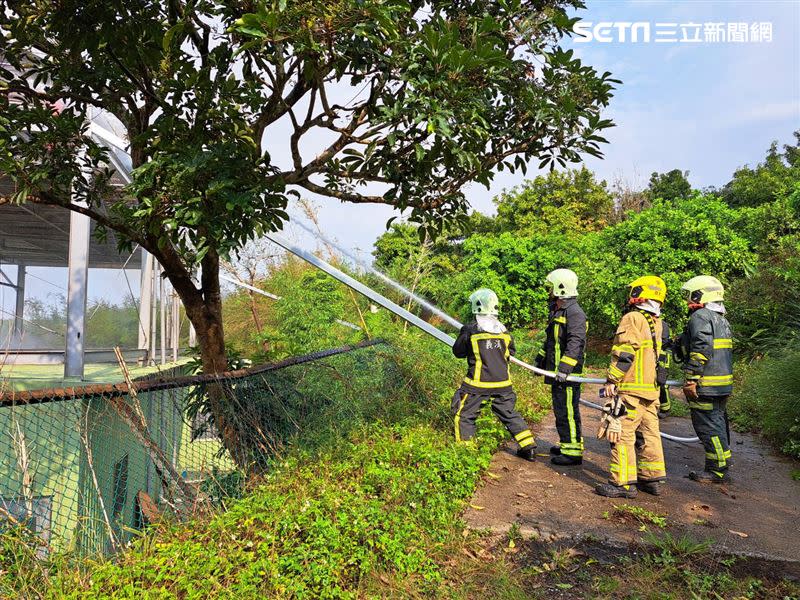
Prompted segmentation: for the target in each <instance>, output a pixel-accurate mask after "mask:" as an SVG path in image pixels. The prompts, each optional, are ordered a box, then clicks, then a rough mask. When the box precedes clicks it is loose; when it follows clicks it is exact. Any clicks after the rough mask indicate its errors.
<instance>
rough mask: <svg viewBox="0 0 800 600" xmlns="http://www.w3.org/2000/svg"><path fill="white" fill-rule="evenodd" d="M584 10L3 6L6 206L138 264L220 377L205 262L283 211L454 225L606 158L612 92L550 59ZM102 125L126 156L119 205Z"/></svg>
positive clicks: (361, 4)
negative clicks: (339, 208)
mask: <svg viewBox="0 0 800 600" xmlns="http://www.w3.org/2000/svg"><path fill="white" fill-rule="evenodd" d="M580 7H582V2H580V0H543V1H542V0H536V1H533V0H499V1H487V0H481V1H477V2H451V1H448V2H444V1H434V2H415V1H404V0H391V1H388V2H387V1H385V0H325V1H322V0H304V1H298V2H287V1H286V0H279V1H277V2H273V1H269V2H267V1H266V0H255V1H252V2H242V1H234V2H222V1H218V0H198V1H195V2H186V1H184V0H141V1H138V2H123V1H122V0H60V1H58V2H56V1H54V0H24V1H23V0H6V1H5V2H4V3H3V10H2V11H0V54H1V55H2V57H3V64H2V65H0V172H2V173H3V174H4V176H6V177H9V178H10V179H11V180H12V181H13V183H14V186H15V189H16V192H15V194H14V195H13V197H11V198H5V199H0V203H2V202H10V201H13V202H24V201H34V202H43V203H48V204H53V205H57V206H61V207H64V208H67V209H69V210H72V211H77V212H80V213H83V214H86V215H89V216H90V217H92V218H93V219H94V220H95V221H96V222H97V223H98V224H99V225H100V226H101V228H106V229H113V230H115V231H116V232H117V233H118V236H117V237H118V239H119V240H120V241H121V244H122V246H123V247H125V248H128V249H130V248H132V247H133V246H134V244H138V245H140V246H141V247H143V248H144V249H146V250H148V251H149V252H151V253H152V254H153V255H154V256H155V257H156V258H157V259H158V261H159V262H160V263H161V265H162V267H163V272H164V274H165V276H166V277H168V278H169V280H170V282H171V283H172V285H173V286H174V288H175V290H176V291H177V293H178V294H179V295H180V297H181V300H182V302H183V304H184V306H185V307H186V314H187V316H188V317H189V319H190V320H191V322H192V324H193V325H194V327H195V329H196V331H197V335H198V341H199V343H200V347H201V351H202V358H203V368H204V369H205V370H206V371H207V372H219V371H221V370H223V369H225V367H226V364H227V361H226V358H225V343H224V332H223V324H222V305H221V293H220V285H219V265H220V261H221V260H224V259H225V258H226V257H227V256H228V255H229V254H231V253H234V252H235V251H236V250H237V249H238V248H239V247H241V246H242V244H244V243H245V242H246V241H247V240H248V239H251V238H253V237H255V236H258V235H259V234H261V233H263V232H265V231H274V230H276V229H279V228H280V227H281V226H282V223H283V222H284V221H285V220H286V219H287V218H288V215H287V213H286V212H285V209H286V207H287V203H288V201H289V199H290V198H291V196H292V195H295V196H299V195H300V194H301V193H306V192H312V193H316V194H320V195H322V196H325V197H328V198H331V199H335V200H342V201H347V202H354V203H363V202H377V203H384V204H388V205H391V206H393V207H396V208H399V209H404V210H406V209H407V214H408V217H409V218H410V219H411V220H412V221H414V222H416V223H418V224H423V226H424V228H426V229H430V230H437V229H439V228H441V227H443V226H445V224H446V223H447V221H449V220H453V219H465V218H466V213H467V200H466V198H465V195H464V192H463V188H464V186H465V185H466V184H467V183H470V182H480V183H482V184H484V185H488V184H489V182H490V181H491V179H492V177H493V174H494V173H495V171H496V170H499V169H510V170H512V171H513V170H517V169H523V170H524V169H525V167H526V164H527V162H528V161H530V160H536V161H537V163H538V164H539V165H540V166H546V165H561V166H563V165H566V164H567V163H569V162H577V161H578V160H580V157H581V155H583V154H589V155H593V156H601V152H600V146H601V144H602V143H604V142H605V140H604V139H603V137H602V136H601V133H602V132H603V130H605V129H606V128H608V127H610V126H611V125H612V123H611V121H610V120H608V119H604V118H603V116H602V114H601V113H602V111H603V109H604V108H605V107H606V106H607V105H608V103H609V101H610V99H611V97H612V93H613V88H614V85H615V84H617V83H618V81H617V80H615V79H613V78H612V77H611V74H610V73H607V72H606V73H598V72H596V71H595V70H594V69H593V68H592V67H589V66H586V65H584V64H583V63H582V62H581V61H580V60H579V59H578V58H577V57H576V56H575V55H574V54H573V52H572V51H566V50H564V49H562V48H561V46H560V41H561V38H563V37H564V36H565V35H568V34H569V32H570V31H571V29H572V26H573V24H574V23H575V22H576V21H577V18H576V17H569V16H568V14H567V11H571V10H573V9H576V8H580ZM97 115H100V116H101V117H102V119H104V120H105V121H106V122H107V123H108V124H109V126H111V127H113V128H116V129H118V130H119V133H121V134H123V135H122V137H125V138H126V139H127V140H128V143H129V148H128V151H129V154H130V162H131V166H132V182H131V183H130V184H129V185H127V186H125V188H124V189H118V188H115V187H113V186H112V185H111V170H110V168H109V165H110V164H111V163H112V162H114V160H117V161H119V160H120V158H119V157H116V159H115V158H114V157H112V156H111V155H110V153H109V152H108V151H107V149H106V148H105V147H104V146H103V145H101V144H99V143H98V142H97V141H96V140H95V139H93V138H92V136H91V135H90V131H89V128H88V123H89V122H90V121H91V120H92V118H94V117H96V116H97ZM198 270H199V271H200V276H199V281H197V280H196V279H195V276H194V274H195V273H196V272H197V271H198ZM212 408H213V409H214V411H215V412H217V413H219V411H220V409H221V407H220V406H216V407H212ZM218 416H219V419H218V420H217V425H218V426H220V430H221V431H222V433H223V437H225V438H226V439H228V440H230V439H232V438H231V436H230V435H229V433H230V432H228V431H227V430H226V428H225V425H224V424H223V423H222V417H221V415H218Z"/></svg>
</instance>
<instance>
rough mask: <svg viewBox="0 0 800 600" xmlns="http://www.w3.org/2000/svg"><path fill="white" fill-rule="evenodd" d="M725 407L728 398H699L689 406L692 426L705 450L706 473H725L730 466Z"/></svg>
mask: <svg viewBox="0 0 800 600" xmlns="http://www.w3.org/2000/svg"><path fill="white" fill-rule="evenodd" d="M727 405H728V396H700V398H698V400H697V401H696V402H692V403H691V404H690V408H691V413H692V425H694V430H695V432H696V433H697V437H699V438H700V441H701V442H702V443H703V447H704V448H705V451H706V464H705V470H706V471H708V472H714V471H716V472H717V473H725V471H727V470H728V467H729V466H730V464H731V446H730V438H729V437H728V423H727V415H726V408H727Z"/></svg>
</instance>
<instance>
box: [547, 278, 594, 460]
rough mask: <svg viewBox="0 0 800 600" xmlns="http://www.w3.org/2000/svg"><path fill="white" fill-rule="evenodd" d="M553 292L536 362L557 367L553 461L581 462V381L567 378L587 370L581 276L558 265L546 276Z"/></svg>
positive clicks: (553, 386)
mask: <svg viewBox="0 0 800 600" xmlns="http://www.w3.org/2000/svg"><path fill="white" fill-rule="evenodd" d="M546 281H547V284H548V288H549V292H550V299H549V301H550V315H549V318H548V322H547V330H546V337H545V342H544V346H543V347H542V349H541V350H540V351H539V354H538V356H537V357H536V366H537V367H539V368H541V369H546V370H548V371H555V373H556V376H555V377H546V378H545V383H548V384H550V389H551V396H552V400H553V413H554V415H555V418H556V430H557V431H558V438H559V444H558V445H557V446H552V447H551V448H550V454H551V455H552V456H551V457H550V461H551V462H552V463H554V464H556V465H561V466H569V465H579V464H581V463H582V462H583V436H582V435H581V413H580V410H579V407H580V405H579V403H578V402H579V400H580V397H581V385H580V384H579V383H571V382H568V381H567V377H568V376H569V375H571V374H573V373H575V374H577V373H581V372H582V370H583V361H584V352H585V349H586V332H587V329H588V324H587V322H586V314H585V313H584V312H583V309H582V308H581V307H580V305H579V304H578V276H577V275H576V274H575V273H574V272H573V271H570V270H569V269H556V270H555V271H552V272H551V273H549V274H548V275H547V278H546Z"/></svg>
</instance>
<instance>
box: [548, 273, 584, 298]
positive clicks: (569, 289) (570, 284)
mask: <svg viewBox="0 0 800 600" xmlns="http://www.w3.org/2000/svg"><path fill="white" fill-rule="evenodd" d="M546 280H547V282H548V283H550V284H551V285H552V286H553V296H555V297H556V298H574V297H575V296H577V295H578V276H577V275H576V274H575V271H570V270H569V269H556V270H555V271H551V272H550V273H549V274H548V275H547V277H546Z"/></svg>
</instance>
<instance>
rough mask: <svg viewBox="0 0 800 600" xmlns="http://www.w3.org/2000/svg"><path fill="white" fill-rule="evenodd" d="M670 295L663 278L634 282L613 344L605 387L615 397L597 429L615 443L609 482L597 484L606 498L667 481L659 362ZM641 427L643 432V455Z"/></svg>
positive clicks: (654, 490)
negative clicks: (660, 416)
mask: <svg viewBox="0 0 800 600" xmlns="http://www.w3.org/2000/svg"><path fill="white" fill-rule="evenodd" d="M666 295H667V286H666V284H665V283H664V281H663V280H662V279H661V278H660V277H655V276H653V275H647V276H645V277H640V278H639V279H637V280H636V281H634V282H632V283H631V284H630V294H629V298H628V306H627V312H626V313H625V315H624V316H623V317H622V320H621V321H620V323H619V326H618V327H617V332H616V334H615V335H614V343H613V346H612V348H611V364H610V365H609V367H608V373H607V376H606V385H605V387H604V392H605V396H606V397H607V398H608V399H609V400H608V402H607V403H606V405H605V407H604V409H603V411H604V414H603V418H602V421H601V426H600V430H599V431H598V433H597V436H598V437H599V438H603V437H605V438H607V439H608V441H609V442H611V465H610V471H611V474H610V477H609V482H608V483H603V484H599V485H598V486H597V487H596V488H595V491H596V492H597V493H598V494H600V495H601V496H607V497H610V498H635V497H636V495H637V490H642V491H643V492H647V493H649V494H653V495H654V496H658V495H660V494H661V482H663V481H664V480H665V479H666V470H665V466H664V450H663V448H662V447H661V434H660V432H659V428H658V404H659V395H660V389H659V388H660V386H661V385H663V384H664V383H665V382H666V375H667V374H666V370H665V369H664V368H663V366H662V365H659V361H658V357H659V356H660V354H661V351H662V343H663V342H662V336H663V323H662V321H661V318H660V315H661V306H662V305H663V303H664V299H665V298H666ZM637 430H639V431H641V432H642V445H641V448H639V449H638V457H637V448H636V447H635V439H636V431H637ZM637 458H638V460H637Z"/></svg>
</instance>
